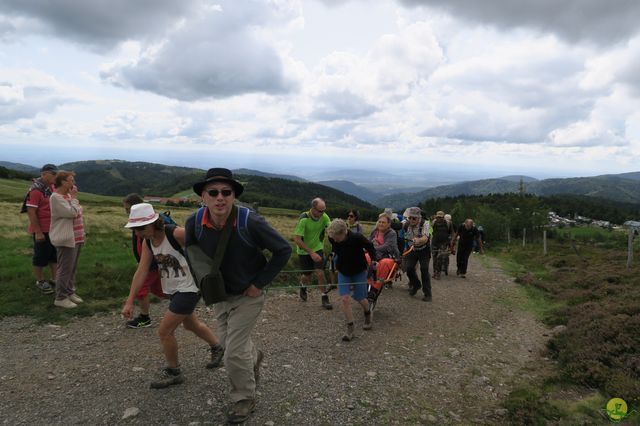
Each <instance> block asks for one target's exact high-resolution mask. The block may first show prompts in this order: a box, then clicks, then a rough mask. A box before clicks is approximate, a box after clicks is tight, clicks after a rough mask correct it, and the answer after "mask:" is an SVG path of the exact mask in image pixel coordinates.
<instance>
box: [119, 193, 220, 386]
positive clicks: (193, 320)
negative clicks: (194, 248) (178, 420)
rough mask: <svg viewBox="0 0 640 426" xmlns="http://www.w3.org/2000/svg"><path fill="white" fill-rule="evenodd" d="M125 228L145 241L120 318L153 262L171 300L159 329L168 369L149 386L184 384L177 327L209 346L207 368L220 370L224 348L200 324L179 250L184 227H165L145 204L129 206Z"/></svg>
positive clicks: (194, 290)
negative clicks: (153, 261)
mask: <svg viewBox="0 0 640 426" xmlns="http://www.w3.org/2000/svg"><path fill="white" fill-rule="evenodd" d="M125 227H126V228H131V229H133V231H134V232H135V233H136V235H137V236H138V237H139V238H144V239H145V240H146V241H145V243H144V244H143V245H142V253H141V255H140V262H139V263H138V268H137V269H136V272H135V274H134V275H133V280H132V281H131V289H130V291H129V296H128V297H127V300H126V302H125V304H124V306H123V308H122V315H124V316H125V317H126V318H131V317H133V311H134V308H133V302H134V300H135V298H136V295H137V294H138V291H139V290H140V288H141V287H142V286H143V284H144V281H145V278H146V277H147V274H148V273H149V266H150V265H151V261H152V259H155V261H156V262H157V264H158V270H159V272H160V281H161V283H162V291H163V292H164V293H165V294H167V295H168V296H169V299H170V303H169V309H168V310H167V311H166V312H165V314H164V316H163V318H162V321H161V322H160V326H159V329H158V335H159V336H160V342H161V343H162V350H163V352H164V356H165V359H166V362H167V366H166V367H165V368H163V369H162V370H161V372H160V375H159V377H158V378H157V379H155V380H154V381H152V382H151V387H152V388H154V389H158V388H165V387H167V386H171V385H176V384H179V383H182V382H183V381H184V379H183V377H182V373H181V371H180V367H179V364H178V342H177V340H176V338H175V335H174V333H175V330H176V329H177V328H178V326H179V325H180V324H182V325H183V326H184V328H185V329H186V330H189V331H191V332H193V333H194V334H195V335H196V336H198V337H199V338H201V339H202V340H204V341H205V342H207V343H208V344H209V346H210V347H211V361H210V362H209V363H208V364H207V368H217V367H219V366H220V365H221V363H222V359H223V355H224V349H223V348H222V346H221V345H220V343H219V341H218V338H217V337H216V336H215V334H213V331H211V329H210V328H209V327H207V326H206V325H205V324H204V323H203V322H202V321H200V320H199V319H198V317H197V316H196V314H195V312H194V310H195V307H196V305H197V303H198V301H199V300H200V293H199V292H198V287H197V286H196V283H195V281H194V279H193V276H192V275H191V271H190V269H189V266H188V264H187V260H186V258H185V257H184V254H183V251H182V247H184V228H181V227H177V226H170V225H165V223H164V220H163V219H162V218H161V217H160V215H159V214H158V213H156V212H155V211H154V210H153V206H151V204H148V203H140V204H136V205H134V206H131V212H130V214H129V222H128V223H127V224H126V225H125Z"/></svg>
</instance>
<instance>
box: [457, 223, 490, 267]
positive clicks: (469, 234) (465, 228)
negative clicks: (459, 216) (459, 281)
mask: <svg viewBox="0 0 640 426" xmlns="http://www.w3.org/2000/svg"><path fill="white" fill-rule="evenodd" d="M457 239H458V254H457V255H456V263H457V265H458V270H457V271H456V275H458V276H459V277H461V278H466V275H467V265H468V264H469V256H470V255H471V251H472V250H473V244H474V241H475V242H476V243H477V244H478V246H479V247H480V254H483V253H484V248H483V246H482V239H481V238H480V233H479V232H478V228H476V227H475V225H474V224H473V219H466V220H465V221H464V223H462V224H461V225H460V226H459V227H458V232H457Z"/></svg>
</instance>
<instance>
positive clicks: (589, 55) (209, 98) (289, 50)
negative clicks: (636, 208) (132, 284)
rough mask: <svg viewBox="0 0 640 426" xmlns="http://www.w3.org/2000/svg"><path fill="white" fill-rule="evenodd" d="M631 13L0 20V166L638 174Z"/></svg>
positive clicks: (638, 13)
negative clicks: (138, 163)
mask: <svg viewBox="0 0 640 426" xmlns="http://www.w3.org/2000/svg"><path fill="white" fill-rule="evenodd" d="M638 22H640V2H639V1H636V0H615V1H613V2H610V1H606V0H564V1H557V0H484V1H481V2H480V1H477V0H395V1H393V0H376V1H365V0H351V1H349V0H344V1H341V0H324V1H321V0H243V1H238V0H221V1H215V0H181V1H174V0H110V1H103V0H83V1H77V0H57V1H47V0H0V64H1V65H0V148H1V154H0V159H1V160H7V161H16V162H23V163H28V164H35V165H38V164H41V163H43V162H45V161H47V160H50V161H54V162H57V163H61V162H66V161H72V160H82V159H105V158H118V159H125V160H143V161H155V162H162V163H167V164H177V165H188V166H196V167H205V168H206V167H211V166H219V165H228V166H230V167H252V168H261V169H263V170H271V171H280V172H282V171H291V172H296V173H297V174H303V173H304V170H305V169H306V170H309V168H310V167H313V166H317V167H319V168H330V167H346V166H350V165H351V166H359V167H363V166H366V167H370V168H377V169H397V168H407V169H409V168H411V169H420V168H425V169H429V170H438V169H441V168H444V169H447V170H449V171H456V170H464V169H467V170H468V169H478V170H483V171H484V172H485V173H486V174H487V175H494V176H495V175H498V174H502V173H503V172H504V173H521V172H524V173H527V174H530V175H533V176H536V177H546V176H589V175H596V174H601V173H620V172H627V171H637V170H640V25H639V24H638Z"/></svg>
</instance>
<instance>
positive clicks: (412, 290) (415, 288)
mask: <svg viewBox="0 0 640 426" xmlns="http://www.w3.org/2000/svg"><path fill="white" fill-rule="evenodd" d="M419 288H420V287H411V288H410V289H409V296H415V295H416V293H417V292H418V289H419Z"/></svg>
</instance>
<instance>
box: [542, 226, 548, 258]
mask: <svg viewBox="0 0 640 426" xmlns="http://www.w3.org/2000/svg"><path fill="white" fill-rule="evenodd" d="M542 253H543V254H544V255H545V256H546V255H547V230H546V229H544V230H542Z"/></svg>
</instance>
